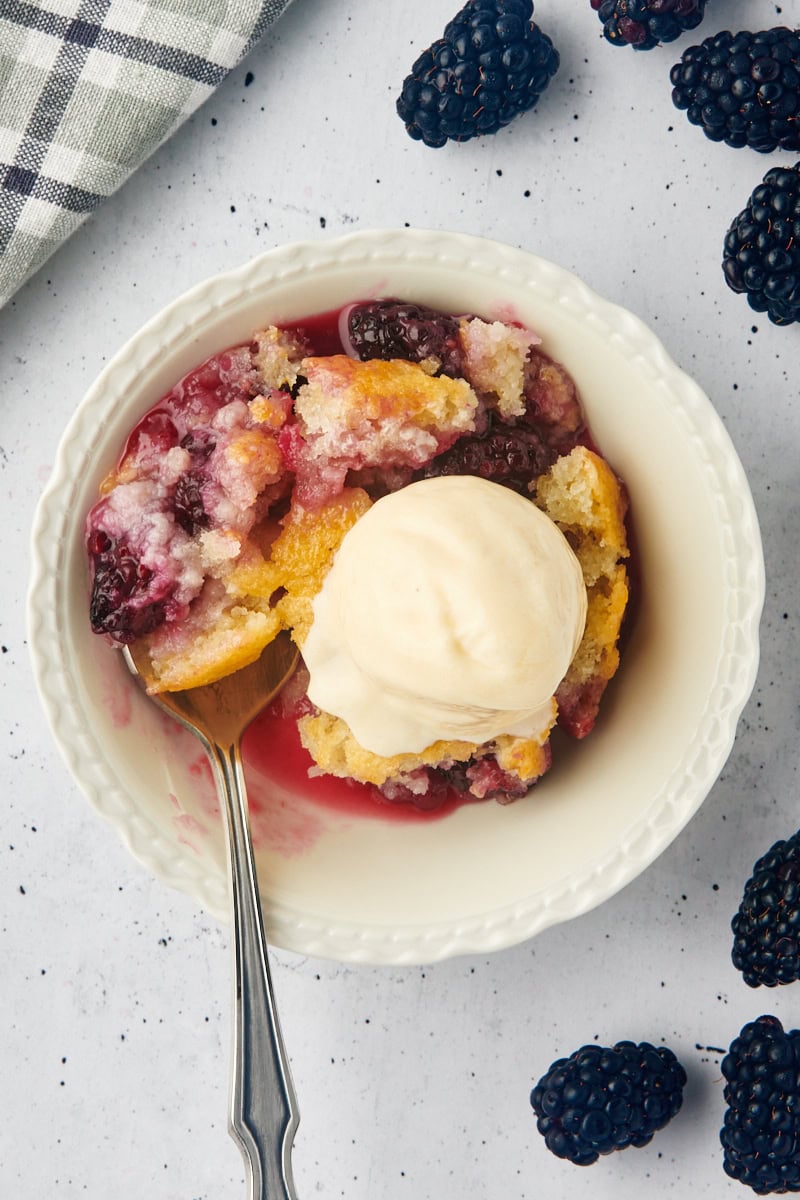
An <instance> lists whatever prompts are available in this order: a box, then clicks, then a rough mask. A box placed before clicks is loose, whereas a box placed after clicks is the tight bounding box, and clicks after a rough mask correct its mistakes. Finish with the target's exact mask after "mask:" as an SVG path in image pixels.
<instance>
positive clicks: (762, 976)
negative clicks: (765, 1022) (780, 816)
mask: <svg viewBox="0 0 800 1200" xmlns="http://www.w3.org/2000/svg"><path fill="white" fill-rule="evenodd" d="M731 928H732V930H733V951H732V954H731V957H732V958H733V965H734V966H735V967H736V968H737V970H739V971H741V972H742V974H743V976H744V981H745V983H746V984H748V985H749V986H750V987H759V986H761V985H762V984H763V985H764V986H765V987H776V986H777V985H779V984H782V983H793V982H794V981H795V980H796V979H798V978H800V832H798V833H795V834H794V836H793V837H790V838H788V839H787V840H786V841H779V842H775V844H774V846H771V847H770V849H769V850H768V851H767V853H766V854H764V855H763V856H762V857H761V858H759V860H758V862H757V863H756V864H755V866H754V867H753V874H752V875H751V876H750V878H749V879H748V881H747V883H746V885H745V889H744V896H743V897H742V902H741V904H740V905H739V911H738V912H737V913H736V916H735V917H734V918H733V921H732V922H731Z"/></svg>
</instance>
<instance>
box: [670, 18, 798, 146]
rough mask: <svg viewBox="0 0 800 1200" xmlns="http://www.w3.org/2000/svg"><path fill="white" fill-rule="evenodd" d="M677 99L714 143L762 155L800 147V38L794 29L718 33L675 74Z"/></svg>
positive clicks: (693, 49)
mask: <svg viewBox="0 0 800 1200" xmlns="http://www.w3.org/2000/svg"><path fill="white" fill-rule="evenodd" d="M670 79H671V80H672V85H673V90H672V102H673V104H674V105H675V107H676V108H680V109H685V110H686V115H687V117H688V118H689V120H690V122H691V123H692V125H699V126H700V127H701V129H702V130H703V132H704V134H705V135H706V137H707V138H710V139H711V141H712V142H725V143H726V144H727V145H728V146H734V147H737V148H738V147H742V146H749V147H750V148H751V149H752V150H758V151H760V152H761V153H762V154H769V153H771V152H772V151H773V150H800V127H798V115H799V114H800V36H798V34H797V33H795V31H794V30H793V29H785V28H779V29H767V30H765V31H764V32H762V33H747V32H742V33H736V34H733V33H729V32H727V31H725V32H723V33H717V34H715V35H714V36H713V37H708V38H706V39H705V41H704V42H701V44H700V45H699V46H690V47H689V49H688V50H685V51H684V53H683V55H682V57H681V60H680V62H678V63H676V64H675V66H674V67H673V68H672V70H671V72H670Z"/></svg>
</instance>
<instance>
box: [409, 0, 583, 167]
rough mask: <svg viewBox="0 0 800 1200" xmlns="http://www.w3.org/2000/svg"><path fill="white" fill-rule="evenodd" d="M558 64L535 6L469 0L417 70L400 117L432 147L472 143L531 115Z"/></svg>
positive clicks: (525, 0) (515, 0)
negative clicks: (536, 18)
mask: <svg viewBox="0 0 800 1200" xmlns="http://www.w3.org/2000/svg"><path fill="white" fill-rule="evenodd" d="M558 65H559V57H558V51H557V50H556V49H555V47H554V46H553V43H552V42H551V41H550V38H549V37H547V35H546V34H544V33H542V31H541V30H540V29H539V27H538V26H537V25H535V24H534V22H533V4H532V2H531V0H469V3H468V4H465V6H464V7H463V8H462V9H461V10H460V12H458V13H457V14H456V16H455V17H454V18H453V20H452V21H450V22H449V24H448V25H447V26H446V27H445V30H444V34H443V35H442V37H441V38H439V39H438V40H437V41H435V42H434V43H433V45H432V46H429V47H428V49H427V50H426V51H425V52H424V53H423V54H421V55H420V57H419V58H418V59H417V61H416V62H415V63H414V65H413V67H412V68H411V74H410V75H407V76H406V78H405V80H404V82H403V89H402V91H401V93H400V97H399V99H398V101H397V112H398V115H399V116H400V117H401V119H402V120H403V121H404V122H405V126H406V131H407V132H408V134H409V135H410V136H411V137H412V138H414V139H415V141H422V142H424V143H425V145H426V146H436V147H438V146H444V145H445V143H446V142H447V141H448V140H452V141H455V142H466V141H469V139H470V138H473V137H477V136H478V135H479V134H482V133H496V132H497V130H498V129H500V128H502V126H504V125H508V123H509V122H510V121H512V120H513V119H514V117H516V116H517V115H518V114H519V113H522V112H527V110H528V109H530V108H533V106H534V105H535V104H536V102H537V100H538V99H539V97H540V95H541V94H542V92H543V91H544V89H545V88H546V87H547V85H548V83H549V82H550V79H551V78H552V76H553V75H555V73H556V71H557V70H558Z"/></svg>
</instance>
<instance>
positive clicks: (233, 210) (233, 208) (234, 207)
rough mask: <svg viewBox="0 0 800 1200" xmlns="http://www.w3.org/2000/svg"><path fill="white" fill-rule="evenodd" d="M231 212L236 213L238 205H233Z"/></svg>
mask: <svg viewBox="0 0 800 1200" xmlns="http://www.w3.org/2000/svg"><path fill="white" fill-rule="evenodd" d="M231 212H236V205H235V204H232V205H231Z"/></svg>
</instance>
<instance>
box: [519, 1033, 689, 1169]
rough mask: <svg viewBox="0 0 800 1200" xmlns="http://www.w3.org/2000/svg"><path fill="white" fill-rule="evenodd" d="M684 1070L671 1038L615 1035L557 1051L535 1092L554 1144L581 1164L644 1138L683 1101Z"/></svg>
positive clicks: (540, 1119)
mask: <svg viewBox="0 0 800 1200" xmlns="http://www.w3.org/2000/svg"><path fill="white" fill-rule="evenodd" d="M685 1083H686V1072H685V1071H684V1069H683V1067H682V1066H681V1064H680V1063H679V1062H678V1060H677V1058H676V1057H675V1055H674V1054H673V1053H672V1051H671V1050H668V1049H667V1047H666V1046H659V1047H658V1048H656V1047H655V1046H651V1045H650V1043H649V1042H640V1043H639V1045H635V1044H634V1043H633V1042H617V1044H616V1045H615V1046H611V1047H606V1046H596V1045H590V1046H582V1047H581V1049H580V1050H576V1051H575V1053H574V1054H571V1055H570V1057H569V1058H559V1059H558V1060H557V1061H556V1062H554V1063H553V1065H552V1066H551V1067H550V1070H549V1071H548V1072H547V1074H546V1075H543V1076H542V1078H541V1079H540V1080H539V1082H538V1083H537V1085H536V1087H535V1088H534V1089H533V1091H532V1092H531V1106H532V1107H533V1111H534V1113H535V1114H536V1118H537V1120H536V1128H537V1129H538V1130H539V1132H540V1133H541V1134H542V1135H543V1136H544V1140H545V1144H546V1145H547V1148H548V1150H551V1151H552V1152H553V1154H556V1155H557V1156H558V1157H559V1158H566V1159H569V1161H570V1162H573V1163H575V1164H576V1165H577V1166H582V1167H583V1166H589V1165H590V1163H593V1162H596V1161H597V1159H598V1157H599V1156H600V1155H601V1154H610V1153H611V1151H612V1150H625V1149H626V1148H627V1147H628V1146H645V1145H647V1143H648V1142H649V1141H650V1139H651V1138H652V1136H653V1134H654V1133H655V1132H656V1130H658V1129H662V1128H663V1127H664V1126H665V1125H666V1124H667V1122H668V1121H670V1120H671V1119H672V1118H673V1117H674V1116H675V1114H676V1113H677V1111H678V1109H679V1108H680V1106H681V1103H682V1101H683V1086H684V1084H685Z"/></svg>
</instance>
